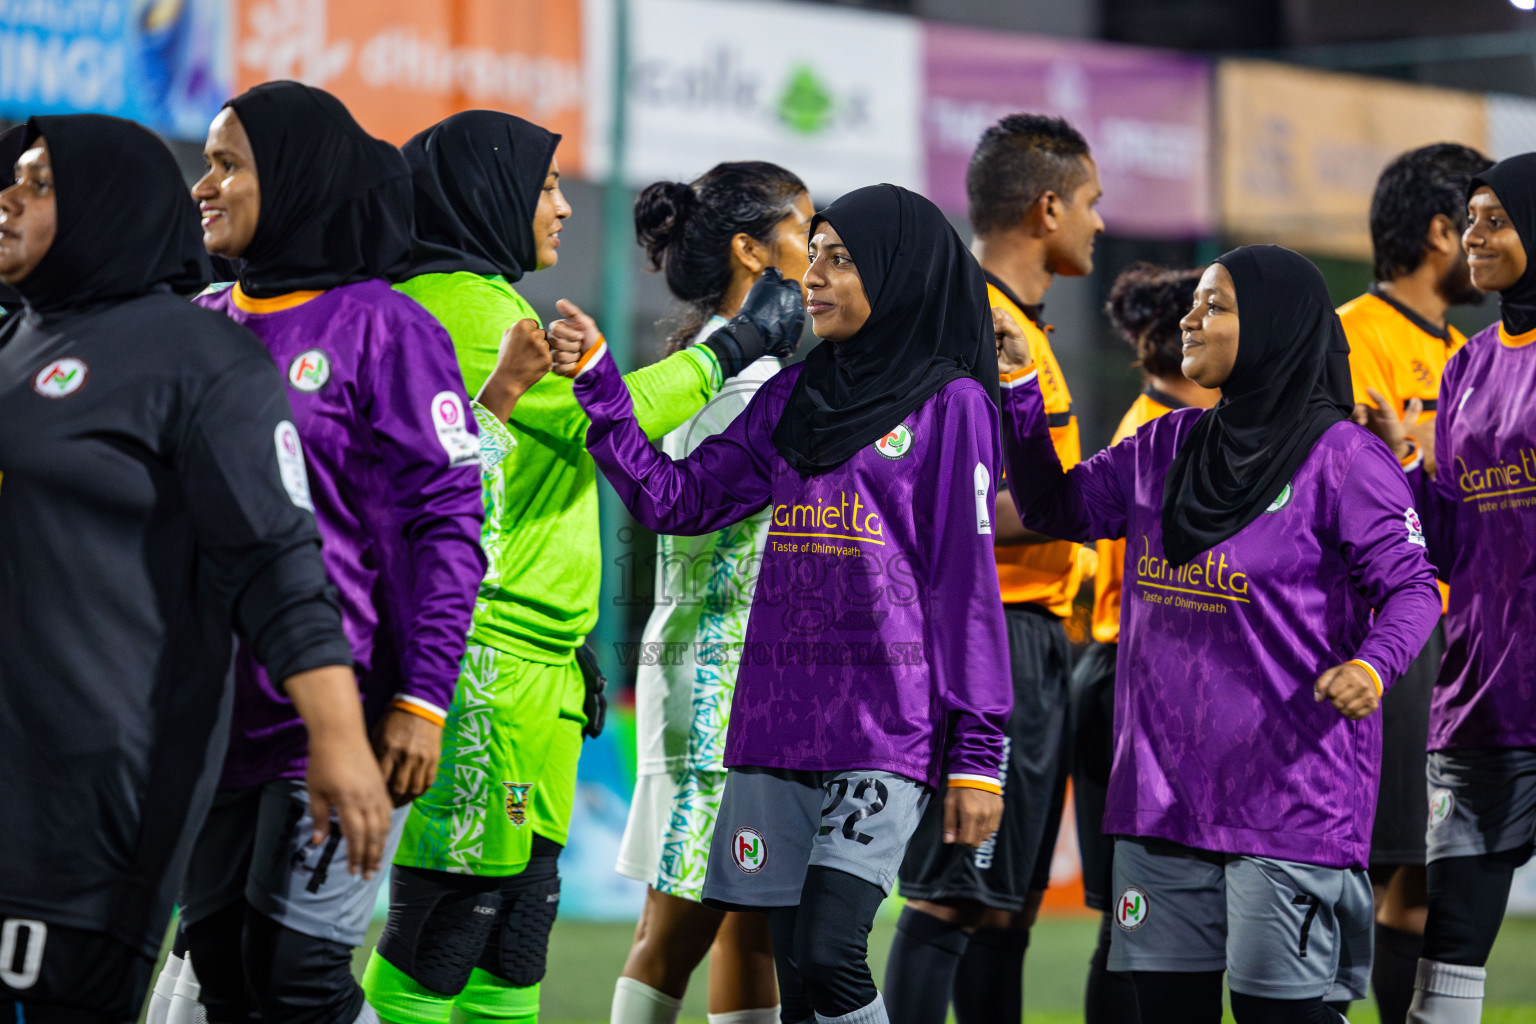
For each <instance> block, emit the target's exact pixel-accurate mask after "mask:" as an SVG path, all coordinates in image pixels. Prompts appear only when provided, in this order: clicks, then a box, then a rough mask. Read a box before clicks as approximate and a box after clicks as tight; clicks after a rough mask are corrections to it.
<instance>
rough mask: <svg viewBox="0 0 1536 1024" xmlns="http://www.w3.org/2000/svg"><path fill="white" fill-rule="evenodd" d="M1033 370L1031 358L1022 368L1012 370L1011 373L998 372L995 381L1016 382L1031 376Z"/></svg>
mask: <svg viewBox="0 0 1536 1024" xmlns="http://www.w3.org/2000/svg"><path fill="white" fill-rule="evenodd" d="M1034 372H1035V361H1034V360H1033V359H1031V360H1030V361H1029V365H1028V366H1025V367H1023V368H1022V369H1018V370H1014V371H1013V372H1012V373H999V374H998V375H997V382H998V383H999V384H1016V383H1019V382H1021V381H1024V380H1026V379H1027V378H1029V377H1031V376H1033V375H1034Z"/></svg>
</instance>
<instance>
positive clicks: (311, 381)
mask: <svg viewBox="0 0 1536 1024" xmlns="http://www.w3.org/2000/svg"><path fill="white" fill-rule="evenodd" d="M330 379H331V357H330V356H328V355H326V354H325V353H324V352H322V351H321V350H320V349H318V348H311V349H305V350H304V351H303V352H300V353H299V354H298V355H296V356H294V357H293V362H291V363H289V364H288V386H289V387H291V388H293V390H295V391H302V392H304V393H305V394H313V393H314V392H316V391H319V390H320V389H321V388H323V387H325V385H326V382H327V381H329V380H330Z"/></svg>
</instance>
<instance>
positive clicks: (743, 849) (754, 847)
mask: <svg viewBox="0 0 1536 1024" xmlns="http://www.w3.org/2000/svg"><path fill="white" fill-rule="evenodd" d="M731 859H732V860H734V861H735V862H736V866H737V867H739V868H741V870H743V871H745V872H746V873H747V874H749V875H755V874H757V873H758V872H759V871H761V870H763V865H765V864H767V863H768V841H767V840H766V839H764V838H763V834H762V833H761V832H759V831H758V830H757V829H755V828H745V827H743V828H739V829H737V830H736V834H735V835H734V836H732V837H731Z"/></svg>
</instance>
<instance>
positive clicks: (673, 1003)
mask: <svg viewBox="0 0 1536 1024" xmlns="http://www.w3.org/2000/svg"><path fill="white" fill-rule="evenodd" d="M682 1008H683V1001H682V1000H681V999H673V998H672V997H671V996H669V995H667V994H666V993H665V992H661V991H658V990H656V989H654V988H651V986H649V985H647V984H646V983H645V982H643V981H636V980H635V979H634V978H620V979H619V981H618V984H616V985H614V986H613V1012H612V1014H611V1015H610V1016H609V1018H608V1020H609V1024H676V1022H677V1014H678V1011H679V1010H681V1009H682Z"/></svg>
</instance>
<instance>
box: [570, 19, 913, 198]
mask: <svg viewBox="0 0 1536 1024" xmlns="http://www.w3.org/2000/svg"><path fill="white" fill-rule="evenodd" d="M630 32H631V57H630V67H629V77H628V85H627V100H626V102H627V104H628V108H629V143H628V147H627V150H628V152H627V156H626V165H627V166H626V176H627V177H628V179H629V180H630V182H631V183H632V184H634V185H637V186H639V185H645V184H648V183H650V182H652V181H656V180H658V179H662V178H670V179H675V180H683V181H686V180H689V179H691V178H693V177H695V176H697V175H699V174H702V173H703V172H704V171H707V170H709V169H710V168H711V167H713V166H714V165H715V164H717V163H719V162H720V161H722V160H769V161H772V162H774V163H778V164H782V165H783V166H785V167H787V168H789V169H790V170H792V171H794V172H795V173H797V174H798V175H800V177H801V178H803V179H804V180H805V182H806V183H807V185H809V186H810V189H811V191H812V193H813V194H814V195H815V196H816V198H817V199H818V200H819V201H826V200H830V199H834V198H836V197H837V196H838V195H841V194H842V193H843V192H846V191H849V190H850V189H854V188H858V187H859V186H862V185H869V184H873V183H875V182H881V181H889V182H894V183H895V184H898V185H906V186H908V187H911V188H921V187H922V160H921V148H920V144H919V132H918V117H917V111H918V100H919V93H920V90H921V87H922V76H921V66H920V62H919V58H920V53H921V38H922V37H921V28H920V23H919V22H917V21H914V20H912V19H909V18H902V17H898V16H895V15H887V14H876V13H869V12H864V11H852V10H846V9H837V8H830V7H821V6H820V5H816V4H804V3H773V2H757V0H733V2H731V3H718V2H712V0H633V2H632V4H631V9H630ZM839 40H843V41H846V45H844V44H840V43H839ZM593 99H594V100H596V101H598V102H600V103H602V105H603V106H604V108H606V107H607V106H608V104H607V102H606V96H601V95H594V96H593ZM607 118H608V111H607V110H606V109H604V110H603V111H602V113H601V122H603V123H606V121H607ZM601 130H602V131H606V127H603V128H602V129H601Z"/></svg>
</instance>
